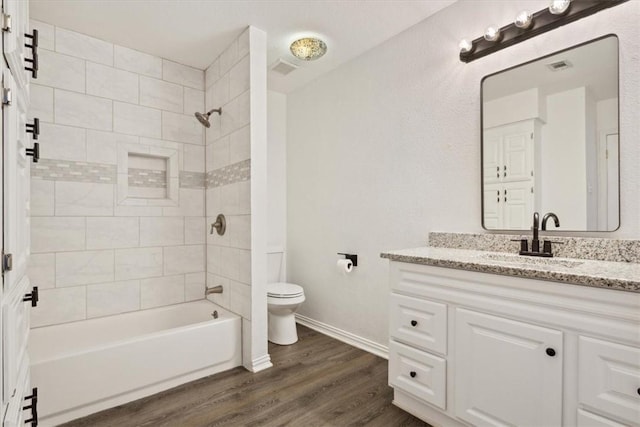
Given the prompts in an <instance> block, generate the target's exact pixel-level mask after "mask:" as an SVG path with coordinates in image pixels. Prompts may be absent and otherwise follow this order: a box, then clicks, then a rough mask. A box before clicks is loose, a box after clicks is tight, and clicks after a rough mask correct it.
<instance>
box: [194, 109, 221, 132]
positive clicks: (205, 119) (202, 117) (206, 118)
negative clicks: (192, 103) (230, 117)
mask: <svg viewBox="0 0 640 427" xmlns="http://www.w3.org/2000/svg"><path fill="white" fill-rule="evenodd" d="M211 113H218V115H220V116H221V115H222V108H214V109H213V110H211V111H208V112H207V113H204V114H203V113H198V112H196V113H195V114H194V115H195V116H196V119H198V121H199V122H200V123H202V125H203V126H204V127H207V128H209V127H211V123H210V122H209V117H210V116H211Z"/></svg>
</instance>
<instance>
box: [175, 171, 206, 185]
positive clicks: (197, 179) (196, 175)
mask: <svg viewBox="0 0 640 427" xmlns="http://www.w3.org/2000/svg"><path fill="white" fill-rule="evenodd" d="M205 184H206V179H205V173H204V172H188V171H182V172H180V187H181V188H205Z"/></svg>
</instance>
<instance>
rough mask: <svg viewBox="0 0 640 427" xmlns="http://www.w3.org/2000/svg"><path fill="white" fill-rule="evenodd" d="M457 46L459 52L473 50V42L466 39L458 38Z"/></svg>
mask: <svg viewBox="0 0 640 427" xmlns="http://www.w3.org/2000/svg"><path fill="white" fill-rule="evenodd" d="M458 47H459V48H460V52H464V53H467V52H471V51H472V50H473V44H472V43H471V42H470V41H469V40H467V39H462V40H460V44H459V45H458Z"/></svg>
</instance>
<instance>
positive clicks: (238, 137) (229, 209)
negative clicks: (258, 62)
mask: <svg viewBox="0 0 640 427" xmlns="http://www.w3.org/2000/svg"><path fill="white" fill-rule="evenodd" d="M205 80H206V96H205V99H206V107H207V110H210V109H212V108H220V107H222V115H220V116H218V115H217V114H216V113H214V114H213V115H212V116H211V128H209V129H207V131H206V180H207V190H206V192H207V195H206V200H207V206H206V215H207V223H208V224H211V223H213V222H215V219H216V216H217V215H218V214H220V213H222V214H224V215H225V217H226V219H227V231H226V233H225V235H224V236H219V235H218V234H217V233H216V232H215V231H214V233H213V234H209V235H208V237H207V286H210V287H211V286H216V285H222V286H223V287H224V292H223V293H222V294H214V295H212V296H211V297H210V298H211V299H212V300H213V301H215V302H216V303H218V304H220V305H222V306H223V307H225V308H228V309H230V310H231V311H234V312H235V313H238V314H239V315H241V316H242V317H243V319H244V321H243V336H245V337H247V338H248V337H250V335H251V334H250V333H248V332H247V331H246V326H247V322H249V321H250V319H251V300H252V297H251V132H250V105H249V102H250V67H249V29H247V30H245V31H244V32H243V33H242V34H241V35H240V37H239V38H238V39H236V40H235V41H234V42H232V43H231V44H230V45H229V46H228V47H227V49H226V50H225V51H224V52H223V53H222V54H221V55H220V56H219V57H218V58H217V59H216V60H215V61H214V62H213V64H212V65H211V66H210V67H209V68H207V70H206V79H205Z"/></svg>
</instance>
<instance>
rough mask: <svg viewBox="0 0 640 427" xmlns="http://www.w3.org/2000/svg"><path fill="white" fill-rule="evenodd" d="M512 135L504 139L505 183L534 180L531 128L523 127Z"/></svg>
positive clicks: (503, 177) (503, 172)
mask: <svg viewBox="0 0 640 427" xmlns="http://www.w3.org/2000/svg"><path fill="white" fill-rule="evenodd" d="M523 127H524V129H519V130H517V131H515V132H512V133H507V134H506V135H504V137H503V148H502V153H503V165H502V180H503V181H509V182H511V181H523V180H529V179H532V178H533V174H532V167H531V166H532V164H533V162H532V157H533V147H532V141H533V133H532V132H531V130H530V126H529V125H527V126H523Z"/></svg>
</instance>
